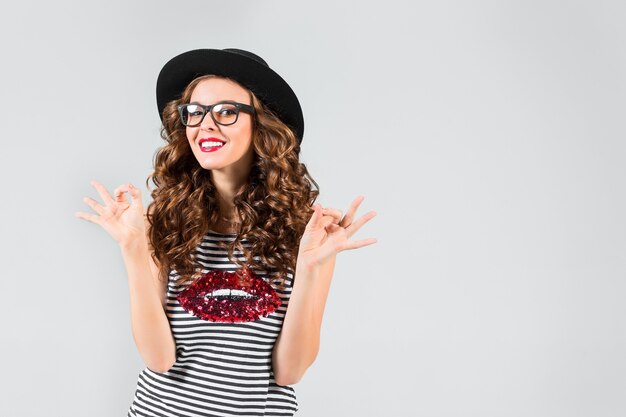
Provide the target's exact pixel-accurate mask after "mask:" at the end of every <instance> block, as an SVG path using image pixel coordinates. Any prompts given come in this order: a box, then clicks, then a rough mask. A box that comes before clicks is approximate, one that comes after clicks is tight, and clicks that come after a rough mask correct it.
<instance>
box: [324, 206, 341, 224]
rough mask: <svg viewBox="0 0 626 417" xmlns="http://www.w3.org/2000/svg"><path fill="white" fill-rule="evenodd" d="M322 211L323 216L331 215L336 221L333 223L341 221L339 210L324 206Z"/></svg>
mask: <svg viewBox="0 0 626 417" xmlns="http://www.w3.org/2000/svg"><path fill="white" fill-rule="evenodd" d="M322 213H323V214H324V215H325V216H332V217H333V218H334V219H335V220H336V221H335V223H337V224H339V222H340V221H341V216H342V213H341V210H339V209H336V208H333V207H326V208H324V209H323V210H322Z"/></svg>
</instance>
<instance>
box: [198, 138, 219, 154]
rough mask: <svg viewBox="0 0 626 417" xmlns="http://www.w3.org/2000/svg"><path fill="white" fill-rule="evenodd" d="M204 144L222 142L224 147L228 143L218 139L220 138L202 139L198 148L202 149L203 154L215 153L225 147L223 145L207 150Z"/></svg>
mask: <svg viewBox="0 0 626 417" xmlns="http://www.w3.org/2000/svg"><path fill="white" fill-rule="evenodd" d="M204 142H221V143H223V144H224V145H225V144H226V141H223V140H222V139H218V138H202V139H200V140H199V141H198V146H199V147H200V150H201V151H202V152H214V151H216V150H218V149H221V148H223V147H224V145H222V146H212V147H210V148H205V147H203V146H202V143H204Z"/></svg>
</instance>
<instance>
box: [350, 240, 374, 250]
mask: <svg viewBox="0 0 626 417" xmlns="http://www.w3.org/2000/svg"><path fill="white" fill-rule="evenodd" d="M376 242H378V239H376V238H373V237H370V238H369V239H362V240H355V241H349V242H347V243H346V244H345V245H344V247H343V250H352V249H358V248H362V247H364V246H369V245H373V244H374V243H376Z"/></svg>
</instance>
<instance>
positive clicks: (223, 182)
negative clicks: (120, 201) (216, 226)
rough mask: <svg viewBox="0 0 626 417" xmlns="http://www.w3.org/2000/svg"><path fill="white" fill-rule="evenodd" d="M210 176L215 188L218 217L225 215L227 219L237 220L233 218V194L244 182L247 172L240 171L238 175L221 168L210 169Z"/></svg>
mask: <svg viewBox="0 0 626 417" xmlns="http://www.w3.org/2000/svg"><path fill="white" fill-rule="evenodd" d="M211 178H212V180H213V184H214V185H215V188H216V190H217V200H218V203H219V207H220V215H221V216H220V217H225V218H227V219H229V220H237V219H236V218H235V205H234V203H233V201H234V199H235V195H236V194H237V193H238V192H239V191H240V190H241V188H242V187H243V186H244V185H245V184H246V180H247V173H240V175H228V174H227V173H225V172H222V171H221V170H212V171H211Z"/></svg>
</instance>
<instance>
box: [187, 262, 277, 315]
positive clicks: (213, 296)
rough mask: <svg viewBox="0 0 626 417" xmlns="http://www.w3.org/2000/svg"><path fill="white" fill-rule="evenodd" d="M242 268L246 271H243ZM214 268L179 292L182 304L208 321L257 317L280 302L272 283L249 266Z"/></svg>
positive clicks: (191, 312)
mask: <svg viewBox="0 0 626 417" xmlns="http://www.w3.org/2000/svg"><path fill="white" fill-rule="evenodd" d="M242 271H243V272H242ZM239 272H240V273H241V274H242V281H243V282H241V283H240V282H239V279H238V277H237V272H230V271H219V270H212V271H209V272H207V273H205V274H203V275H202V277H201V278H200V279H198V281H196V282H194V283H193V284H191V285H190V286H189V287H187V288H186V289H184V290H183V291H181V292H180V293H179V294H178V295H177V297H176V298H177V299H178V302H179V303H180V305H181V307H182V308H183V309H185V310H186V311H187V312H188V313H190V314H192V315H194V316H196V317H198V318H200V319H202V320H206V321H213V322H223V323H235V322H248V321H255V320H258V319H259V318H260V317H262V316H263V317H266V316H268V315H269V314H271V313H272V312H274V311H275V310H276V309H277V308H278V307H280V306H281V304H282V301H281V299H280V297H279V296H278V294H277V293H276V291H275V290H274V289H273V288H272V286H271V285H270V284H269V283H267V282H265V281H264V280H263V279H262V278H261V277H259V276H258V275H257V274H255V273H254V272H253V271H250V270H248V269H243V270H239Z"/></svg>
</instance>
